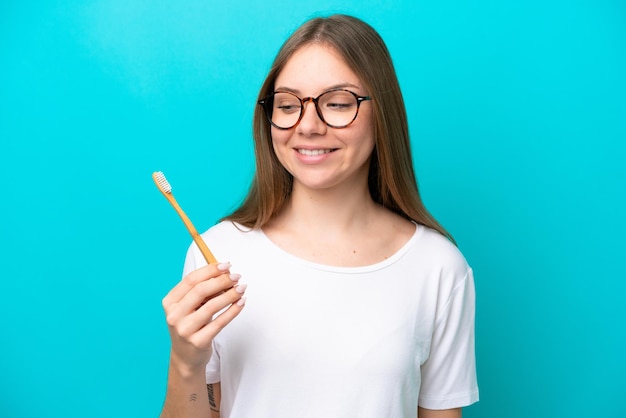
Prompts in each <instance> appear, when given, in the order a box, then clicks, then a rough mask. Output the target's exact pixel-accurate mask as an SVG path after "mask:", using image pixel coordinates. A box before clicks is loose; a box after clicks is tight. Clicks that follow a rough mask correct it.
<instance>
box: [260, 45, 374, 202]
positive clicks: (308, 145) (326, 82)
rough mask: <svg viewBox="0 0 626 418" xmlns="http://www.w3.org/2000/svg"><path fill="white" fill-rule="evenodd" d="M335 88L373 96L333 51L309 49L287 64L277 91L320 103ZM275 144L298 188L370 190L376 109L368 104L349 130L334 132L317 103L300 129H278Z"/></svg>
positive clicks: (320, 47) (306, 108) (307, 107)
mask: <svg viewBox="0 0 626 418" xmlns="http://www.w3.org/2000/svg"><path fill="white" fill-rule="evenodd" d="M335 88H344V89H347V90H350V91H352V92H354V93H356V94H357V95H359V96H366V95H368V94H369V92H368V91H365V89H364V87H363V85H362V83H361V82H360V80H359V79H358V77H357V76H356V75H355V74H354V72H353V71H352V70H351V69H350V68H349V67H348V66H347V65H346V64H345V62H344V61H343V59H341V58H340V56H339V54H338V53H337V52H336V51H335V50H334V49H333V48H332V47H328V46H324V45H319V44H311V45H305V46H303V47H302V48H300V49H299V50H298V51H296V52H295V53H294V54H293V55H292V56H291V58H290V59H289V60H288V61H287V63H286V65H285V67H284V68H283V70H282V71H281V72H280V73H279V75H278V77H277V78H276V82H275V88H274V91H288V92H293V93H295V94H296V95H297V96H298V97H300V98H305V97H318V96H319V95H320V94H322V93H324V92H326V91H328V90H331V89H335ZM271 129H272V143H273V146H274V152H275V153H276V156H277V157H278V160H279V161H280V162H281V164H282V165H283V166H284V167H285V169H286V170H287V171H289V173H291V175H292V176H293V179H294V188H296V187H304V188H308V189H328V188H334V187H340V186H341V187H342V188H344V189H345V187H344V186H348V187H349V188H348V189H347V190H353V187H354V188H356V187H363V185H367V176H368V170H369V162H370V156H371V154H372V151H373V149H374V129H373V123H372V104H371V102H370V101H364V102H362V103H361V106H360V108H359V111H358V115H357V118H356V119H355V120H354V122H353V123H352V124H350V125H349V126H348V127H345V128H339V129H338V128H331V127H329V126H328V125H326V124H325V123H324V122H323V121H322V120H321V119H320V118H319V116H318V114H317V112H316V110H315V105H314V103H313V102H311V101H309V102H306V104H305V106H304V114H303V115H302V119H301V120H300V123H299V124H298V125H296V126H295V127H293V128H291V129H288V130H280V129H277V128H275V127H273V126H272V128H271Z"/></svg>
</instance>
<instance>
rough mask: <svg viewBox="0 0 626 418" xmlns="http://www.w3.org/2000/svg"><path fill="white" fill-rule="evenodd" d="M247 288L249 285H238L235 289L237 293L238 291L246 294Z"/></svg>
mask: <svg viewBox="0 0 626 418" xmlns="http://www.w3.org/2000/svg"><path fill="white" fill-rule="evenodd" d="M247 287H248V285H247V284H240V285H238V286H237V287H235V291H236V292H237V293H243V292H245V291H246V288H247Z"/></svg>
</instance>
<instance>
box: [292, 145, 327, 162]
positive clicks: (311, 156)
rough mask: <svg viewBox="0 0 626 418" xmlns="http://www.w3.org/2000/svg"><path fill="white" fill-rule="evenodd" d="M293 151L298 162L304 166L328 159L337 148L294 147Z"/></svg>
mask: <svg viewBox="0 0 626 418" xmlns="http://www.w3.org/2000/svg"><path fill="white" fill-rule="evenodd" d="M293 150H294V152H295V154H296V157H297V158H298V160H299V161H301V162H303V163H305V164H317V163H320V162H322V161H325V160H327V159H328V158H330V157H331V156H332V154H333V153H334V152H335V151H337V148H331V147H329V148H324V147H294V148H293ZM302 151H304V153H303V152H302Z"/></svg>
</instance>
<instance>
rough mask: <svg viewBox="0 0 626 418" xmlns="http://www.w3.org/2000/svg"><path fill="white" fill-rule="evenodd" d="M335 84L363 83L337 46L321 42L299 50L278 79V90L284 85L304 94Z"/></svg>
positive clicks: (316, 92) (319, 90) (317, 92)
mask: <svg viewBox="0 0 626 418" xmlns="http://www.w3.org/2000/svg"><path fill="white" fill-rule="evenodd" d="M335 86H347V87H349V86H354V87H355V88H357V89H360V88H361V87H362V83H361V82H360V80H359V78H358V77H357V75H356V74H355V73H354V71H352V69H351V68H350V67H349V66H348V64H346V62H345V61H344V60H343V58H342V57H341V55H340V54H339V52H338V51H337V50H336V49H335V48H333V47H331V46H328V45H322V44H309V45H305V46H303V47H301V48H300V49H298V50H297V51H296V52H295V53H294V54H293V55H292V56H291V57H290V58H289V59H288V60H287V62H286V64H285V66H284V67H283V69H282V70H281V72H280V73H279V74H278V77H276V82H275V89H279V88H285V89H289V90H293V91H295V92H296V93H302V94H305V95H309V94H319V93H321V92H322V91H324V90H326V89H329V88H333V87H335Z"/></svg>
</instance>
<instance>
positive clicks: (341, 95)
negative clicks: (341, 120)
mask: <svg viewBox="0 0 626 418" xmlns="http://www.w3.org/2000/svg"><path fill="white" fill-rule="evenodd" d="M321 97H322V100H321V102H322V106H323V108H324V109H327V110H329V111H332V112H345V111H350V110H353V109H354V107H355V106H356V99H355V98H354V96H353V95H352V94H350V93H348V92H346V91H332V92H329V93H326V94H325V95H323V96H321Z"/></svg>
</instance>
